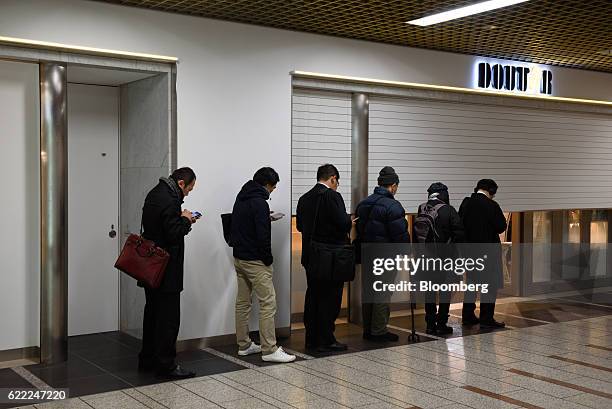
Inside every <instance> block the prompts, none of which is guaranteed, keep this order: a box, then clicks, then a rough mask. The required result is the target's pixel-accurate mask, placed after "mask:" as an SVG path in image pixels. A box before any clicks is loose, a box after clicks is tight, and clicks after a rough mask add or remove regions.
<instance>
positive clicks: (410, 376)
mask: <svg viewBox="0 0 612 409" xmlns="http://www.w3.org/2000/svg"><path fill="white" fill-rule="evenodd" d="M459 373H463V372H459ZM450 376H451V377H452V376H453V375H452V374H451V375H450ZM387 377H388V379H389V380H390V381H392V382H394V383H397V384H401V385H405V386H409V387H411V388H414V389H418V390H421V391H425V392H429V391H434V390H438V389H446V388H454V387H456V386H457V385H454V384H450V383H448V382H445V381H446V380H447V379H448V378H438V379H433V378H431V377H426V376H423V375H421V374H414V373H411V372H406V371H401V370H397V369H395V370H390V371H389V373H388V374H387Z"/></svg>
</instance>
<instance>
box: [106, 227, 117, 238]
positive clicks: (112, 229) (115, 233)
mask: <svg viewBox="0 0 612 409" xmlns="http://www.w3.org/2000/svg"><path fill="white" fill-rule="evenodd" d="M108 237H110V238H111V239H114V238H115V237H117V232H116V231H115V225H114V224H111V229H110V231H109V232H108Z"/></svg>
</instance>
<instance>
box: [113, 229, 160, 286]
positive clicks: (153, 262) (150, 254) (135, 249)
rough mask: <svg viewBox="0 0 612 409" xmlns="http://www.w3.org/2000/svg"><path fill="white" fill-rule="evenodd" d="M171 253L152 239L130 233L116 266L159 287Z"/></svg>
mask: <svg viewBox="0 0 612 409" xmlns="http://www.w3.org/2000/svg"><path fill="white" fill-rule="evenodd" d="M169 259H170V254H168V252H167V251H166V250H164V249H162V248H160V247H157V246H156V245H155V243H153V242H152V241H151V240H147V239H145V238H143V237H142V232H141V235H138V234H130V236H129V237H128V239H127V240H126V242H125V244H124V245H123V250H121V254H119V258H118V259H117V262H115V268H116V269H119V270H121V271H123V272H124V273H125V274H127V275H129V276H130V277H132V278H135V279H136V280H138V281H142V282H143V283H144V284H145V285H146V286H147V287H149V288H158V287H159V286H160V284H161V282H162V279H163V278H164V273H165V272H166V266H167V265H168V260H169Z"/></svg>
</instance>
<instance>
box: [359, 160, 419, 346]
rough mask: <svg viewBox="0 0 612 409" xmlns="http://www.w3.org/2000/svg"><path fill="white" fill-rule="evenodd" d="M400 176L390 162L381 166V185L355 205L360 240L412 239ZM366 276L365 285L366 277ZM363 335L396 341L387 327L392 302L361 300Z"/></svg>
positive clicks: (379, 340) (379, 181)
mask: <svg viewBox="0 0 612 409" xmlns="http://www.w3.org/2000/svg"><path fill="white" fill-rule="evenodd" d="M398 186H399V176H398V175H397V173H395V170H394V169H393V168H392V167H391V166H385V167H384V168H382V169H381V171H380V173H379V176H378V186H377V187H376V188H374V192H373V193H372V194H371V195H370V196H368V197H367V198H365V199H364V200H362V201H361V202H360V203H359V204H358V205H357V208H356V209H355V215H356V216H357V242H359V243H409V242H410V234H409V233H408V222H407V221H406V212H405V210H404V207H403V206H402V205H401V203H400V202H399V201H397V200H395V198H394V196H395V194H396V193H397V189H398ZM362 279H364V284H363V285H364V287H365V285H366V283H365V281H366V280H365V279H366V278H365V277H363V276H362ZM362 312H363V337H364V338H365V339H368V340H371V341H377V342H397V340H398V339H399V337H398V336H397V335H396V334H393V333H391V332H389V331H388V329H387V324H388V323H389V314H390V309H389V303H388V302H386V303H366V302H364V303H362Z"/></svg>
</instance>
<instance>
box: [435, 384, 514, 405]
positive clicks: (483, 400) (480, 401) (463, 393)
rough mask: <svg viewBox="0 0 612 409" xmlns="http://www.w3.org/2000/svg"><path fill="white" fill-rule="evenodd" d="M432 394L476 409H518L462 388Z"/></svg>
mask: <svg viewBox="0 0 612 409" xmlns="http://www.w3.org/2000/svg"><path fill="white" fill-rule="evenodd" d="M433 393H434V394H436V395H437V396H440V397H443V398H445V399H447V400H449V401H452V402H458V403H461V404H463V405H466V406H469V407H472V408H476V409H509V408H517V407H518V406H516V405H513V404H510V403H507V402H504V401H501V400H498V399H495V398H492V397H490V396H485V395H481V394H479V393H475V392H471V391H467V390H465V389H463V388H454V389H444V390H441V391H436V392H433ZM449 407H453V406H452V405H451V406H449Z"/></svg>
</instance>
